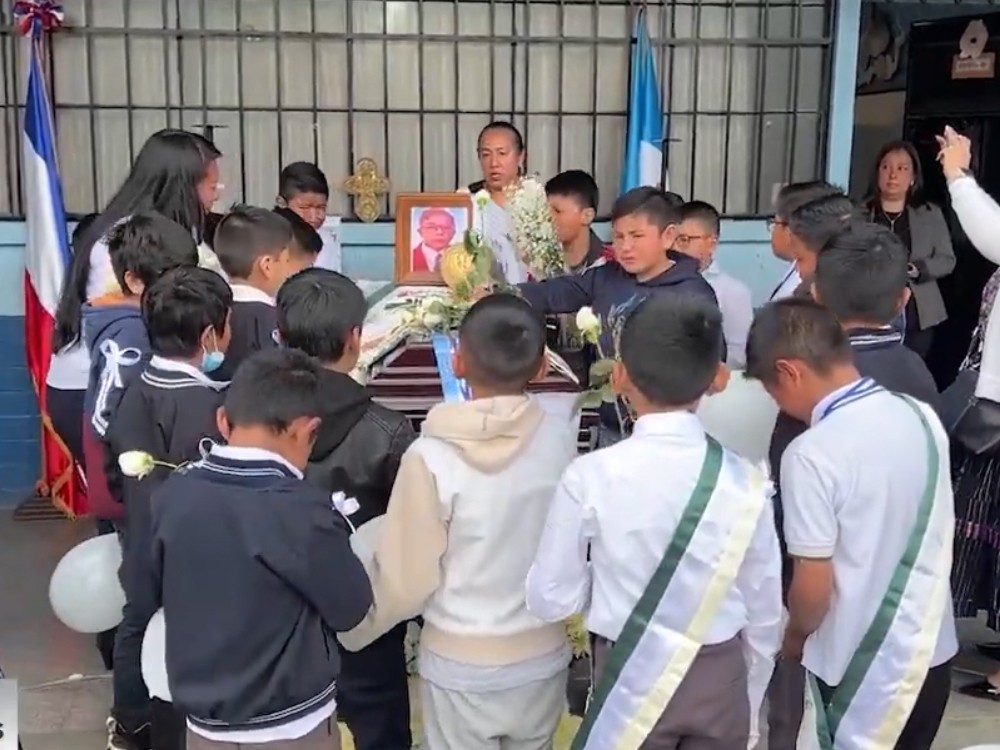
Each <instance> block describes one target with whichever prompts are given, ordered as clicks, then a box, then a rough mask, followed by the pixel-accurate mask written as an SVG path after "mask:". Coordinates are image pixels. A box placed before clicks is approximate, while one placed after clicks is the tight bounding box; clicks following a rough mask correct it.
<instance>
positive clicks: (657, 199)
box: [518, 187, 725, 446]
mask: <svg viewBox="0 0 1000 750" xmlns="http://www.w3.org/2000/svg"><path fill="white" fill-rule="evenodd" d="M674 203H675V202H674V201H673V200H672V199H671V197H670V196H668V194H666V193H664V192H663V191H662V190H658V189H657V188H652V187H639V188H635V189H633V190H629V191H628V192H627V193H625V194H624V195H622V196H621V197H619V198H618V200H616V201H615V204H614V206H613V207H612V209H611V237H612V244H613V246H614V253H615V261H614V262H612V263H605V264H604V265H601V266H598V267H596V268H591V269H590V270H589V271H587V272H586V273H584V274H581V275H579V276H577V275H572V274H571V275H566V276H556V277H555V278H551V279H545V280H544V281H529V282H526V283H523V284H518V290H519V291H520V293H521V296H522V297H524V299H526V300H527V301H528V302H529V303H531V304H532V305H533V306H534V307H536V308H538V309H539V310H541V311H542V312H544V313H546V314H552V313H571V312H576V311H577V310H579V309H580V308H581V307H586V306H590V307H592V308H593V310H594V313H595V314H596V315H598V316H599V317H600V318H601V321H602V328H603V330H602V331H601V349H602V350H603V351H604V353H605V354H606V355H607V356H613V355H614V341H613V336H612V330H611V329H612V325H611V324H609V321H610V320H613V319H615V318H616V317H619V316H620V314H621V312H622V311H623V310H626V309H628V308H629V307H630V306H632V305H634V304H635V303H636V302H638V301H639V300H640V299H642V298H644V297H646V296H648V295H650V294H676V293H683V294H696V295H700V296H702V297H704V298H706V299H709V300H711V301H712V303H713V304H716V305H717V304H718V302H717V300H716V298H715V292H713V291H712V287H711V285H710V284H709V283H708V282H707V281H705V279H704V278H703V277H702V275H701V273H700V272H699V269H698V261H696V260H695V259H694V258H691V257H689V256H687V255H684V254H682V253H678V252H675V251H674V250H673V249H672V248H673V246H674V243H675V242H676V241H677V227H678V225H679V224H680V221H681V213H680V207H679V206H675V205H674ZM722 356H723V359H725V353H723V354H722ZM600 435H601V437H600V438H599V445H602V446H603V445H608V444H610V443H613V442H617V440H619V439H620V438H621V427H620V425H619V421H618V417H617V413H616V409H615V407H614V405H612V404H603V405H602V407H601V432H600Z"/></svg>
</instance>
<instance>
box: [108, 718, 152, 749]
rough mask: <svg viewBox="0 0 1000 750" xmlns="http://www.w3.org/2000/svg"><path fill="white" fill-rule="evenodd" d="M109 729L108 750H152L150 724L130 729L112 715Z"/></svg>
mask: <svg viewBox="0 0 1000 750" xmlns="http://www.w3.org/2000/svg"><path fill="white" fill-rule="evenodd" d="M106 726H107V728H108V745H107V750H150V747H151V742H152V738H151V736H150V726H149V722H148V721H147V722H145V723H144V724H141V725H139V726H132V727H129V726H127V725H126V724H125V723H123V722H121V721H119V720H118V719H116V718H115V717H114V715H111V716H109V717H108V721H107V723H106Z"/></svg>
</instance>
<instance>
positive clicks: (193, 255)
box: [82, 212, 198, 520]
mask: <svg viewBox="0 0 1000 750" xmlns="http://www.w3.org/2000/svg"><path fill="white" fill-rule="evenodd" d="M108 254H109V255H110V257H111V268H112V269H113V270H114V272H115V279H116V280H117V281H118V286H119V287H120V291H115V292H113V293H111V294H107V295H105V296H103V297H99V298H97V299H93V300H90V301H89V302H88V303H87V304H85V305H84V306H83V311H82V317H83V338H84V341H85V342H86V344H87V348H88V349H89V350H90V362H91V364H90V382H89V383H88V385H87V393H86V396H85V397H84V405H83V412H84V432H83V450H84V465H85V469H86V474H87V496H88V498H89V502H90V511H91V512H92V513H93V514H94V515H95V516H97V517H98V518H107V519H111V520H118V519H120V518H121V517H122V515H123V511H122V506H121V497H113V496H112V495H111V493H110V491H109V489H108V484H107V480H106V478H105V476H104V464H105V453H106V450H107V445H106V442H105V436H106V434H107V431H108V425H109V424H110V423H111V420H112V419H113V417H114V413H115V410H116V409H117V407H118V402H119V401H120V400H121V397H122V393H123V392H124V391H125V388H126V387H127V386H128V384H129V383H131V382H132V380H134V379H135V378H136V377H138V375H139V373H140V372H142V366H141V364H140V363H141V362H142V361H143V357H144V356H145V355H146V353H147V351H148V350H149V338H148V337H147V335H146V327H145V326H144V325H143V322H142V315H141V312H140V310H139V300H140V298H141V296H142V292H143V290H144V289H145V288H146V287H148V286H150V285H151V284H152V283H153V282H154V281H156V280H157V279H158V278H160V277H161V276H163V274H165V273H166V272H167V271H170V270H172V269H174V268H179V267H180V266H197V265H198V246H197V245H196V244H195V241H194V237H193V236H192V235H191V233H190V232H189V231H188V230H186V229H184V227H182V226H181V225H180V224H177V223H175V222H173V221H171V220H170V219H168V218H166V217H165V216H162V215H160V214H158V213H155V212H143V213H139V214H136V215H134V216H132V217H131V218H129V219H127V220H126V221H123V222H121V223H120V224H118V225H117V226H116V227H115V228H114V229H112V230H111V233H110V235H109V237H108Z"/></svg>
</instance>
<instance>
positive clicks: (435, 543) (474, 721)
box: [338, 295, 576, 750]
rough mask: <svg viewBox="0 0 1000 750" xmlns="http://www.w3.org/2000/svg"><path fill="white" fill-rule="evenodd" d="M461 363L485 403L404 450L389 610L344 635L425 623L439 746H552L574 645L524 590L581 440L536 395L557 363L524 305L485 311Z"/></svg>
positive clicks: (498, 298) (463, 339)
mask: <svg viewBox="0 0 1000 750" xmlns="http://www.w3.org/2000/svg"><path fill="white" fill-rule="evenodd" d="M453 367H454V370H455V374H456V376H458V377H459V378H463V379H464V380H465V381H466V383H467V384H468V385H469V387H470V389H471V393H472V400H470V401H467V402H462V403H444V404H439V405H438V406H435V407H434V408H433V409H431V411H430V412H429V413H428V415H427V419H426V421H425V422H424V424H423V429H422V433H421V436H420V437H419V438H418V439H417V441H416V442H414V443H413V444H412V445H411V446H410V448H409V449H408V450H407V451H406V453H405V454H404V455H403V458H402V461H401V463H400V467H399V473H398V475H397V477H396V483H395V485H394V487H393V491H392V496H391V498H390V500H389V508H388V511H387V513H386V515H385V518H384V520H383V521H382V528H381V530H380V536H379V539H378V542H377V545H376V549H375V551H374V559H373V561H372V563H371V565H370V570H369V575H370V576H371V579H372V588H373V590H374V592H375V604H374V606H373V607H372V609H371V611H370V612H369V614H368V617H367V618H366V620H365V621H364V622H363V623H362V624H361V625H359V626H358V627H357V628H355V630H353V631H351V632H350V633H347V634H341V635H340V636H338V637H339V638H340V639H341V642H342V643H343V645H344V646H345V647H346V648H348V649H350V650H355V649H358V648H361V647H363V646H364V645H365V644H367V643H369V642H371V640H373V639H374V638H376V637H378V635H380V634H381V633H384V632H386V631H387V630H388V629H389V628H391V627H392V626H393V625H395V624H396V623H398V622H401V621H403V620H407V619H409V618H412V617H415V616H417V615H421V614H422V615H423V618H424V629H423V634H422V637H421V643H420V654H419V669H420V676H421V678H422V694H421V704H422V710H423V727H424V735H425V746H427V747H429V748H430V750H494V749H496V750H498V749H499V748H501V747H503V748H504V750H542V749H543V748H550V747H551V744H552V737H553V735H554V733H555V730H556V726H557V725H558V723H559V718H560V716H561V715H562V713H563V710H564V707H565V690H566V670H567V666H568V664H569V660H570V649H569V646H568V644H567V641H566V634H565V630H564V628H563V626H562V625H561V624H558V623H557V624H547V623H544V622H542V621H541V620H540V619H539V618H537V617H536V616H535V615H533V614H531V613H530V612H529V611H528V608H527V605H526V604H525V589H524V583H525V579H526V577H527V574H528V569H529V568H530V566H531V562H532V559H533V557H534V554H535V550H536V547H537V546H538V540H539V537H540V536H541V532H542V527H543V526H544V524H545V518H546V515H547V512H548V509H549V504H550V502H551V499H552V496H553V493H554V490H555V487H556V485H557V483H558V481H559V477H560V475H561V474H562V471H563V469H565V468H566V466H567V465H569V462H570V461H571V460H572V459H573V458H574V457H575V455H576V435H575V434H574V432H573V430H572V427H571V425H570V423H569V422H568V421H567V420H565V419H560V418H558V417H556V416H553V415H550V414H548V413H546V411H544V410H543V409H542V408H541V407H540V406H539V404H538V403H537V402H536V401H535V400H534V399H532V398H530V397H529V396H528V395H526V394H525V392H524V390H525V387H526V386H527V385H528V383H529V382H530V381H531V380H532V379H534V378H535V377H536V376H539V375H541V374H543V373H544V371H545V367H546V360H545V325H544V321H543V319H542V317H541V316H540V315H539V314H538V313H537V312H536V311H535V310H533V309H532V308H531V307H530V306H529V305H528V304H527V303H526V302H524V301H523V300H521V299H519V298H517V297H514V296H511V295H494V296H491V297H487V298H485V299H483V300H481V301H480V302H478V303H476V304H475V305H474V306H473V308H472V309H471V310H470V311H469V313H468V315H467V316H466V318H465V320H464V321H463V322H462V326H461V328H460V330H459V341H458V347H457V351H456V353H455V357H454V362H453Z"/></svg>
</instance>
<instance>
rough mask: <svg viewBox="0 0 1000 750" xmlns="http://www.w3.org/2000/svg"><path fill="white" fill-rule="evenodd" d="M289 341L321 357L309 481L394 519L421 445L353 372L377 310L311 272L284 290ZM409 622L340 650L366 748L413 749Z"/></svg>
mask: <svg viewBox="0 0 1000 750" xmlns="http://www.w3.org/2000/svg"><path fill="white" fill-rule="evenodd" d="M277 302H278V304H277V310H278V332H279V333H280V335H281V340H282V343H283V344H284V345H285V346H287V347H289V348H292V349H299V350H301V351H304V352H305V353H306V354H308V355H309V356H311V357H313V358H315V359H316V360H317V361H318V362H319V363H320V365H321V366H322V370H321V371H320V374H319V400H320V416H321V417H322V420H323V421H322V423H321V424H320V429H319V433H318V435H317V437H316V445H315V446H313V449H312V455H311V456H310V459H309V466H308V467H307V468H306V478H307V479H309V480H310V481H311V482H313V483H315V484H318V485H319V486H321V487H323V488H324V489H326V490H327V491H329V492H343V493H344V494H345V495H346V496H347V497H350V498H354V499H355V500H356V501H357V503H358V507H357V509H356V510H354V512H353V513H351V514H350V519H351V522H352V523H353V524H354V525H355V526H360V525H362V524H364V523H366V522H367V521H369V520H371V519H372V518H375V517H376V516H381V515H384V514H385V511H386V507H387V506H388V504H389V495H390V493H391V492H392V485H393V482H394V481H395V479H396V472H397V470H398V469H399V461H400V458H401V456H402V455H403V452H404V451H405V450H406V449H407V447H408V446H409V445H410V443H412V442H413V440H414V439H415V438H416V435H415V433H414V431H413V427H412V426H411V425H410V422H409V420H408V419H407V418H406V415H404V414H401V413H400V412H396V411H393V410H391V409H387V408H385V407H384V406H379V405H378V404H375V403H373V402H372V400H371V396H370V395H369V394H368V392H367V391H366V390H365V388H364V387H362V386H361V385H359V384H358V383H357V382H355V381H354V379H353V378H351V376H350V375H349V374H348V373H350V372H351V370H353V369H354V366H355V365H356V364H357V361H358V353H359V348H360V340H361V326H362V324H363V323H364V319H365V313H366V312H367V303H366V301H365V298H364V295H363V294H362V293H361V290H360V289H358V287H357V285H356V284H355V283H354V282H353V281H351V280H350V279H348V278H347V277H346V276H342V275H341V274H339V273H337V272H335V271H327V270H325V269H321V268H310V269H308V270H305V271H302V272H301V273H298V274H296V275H295V276H293V277H292V278H290V279H289V280H288V281H286V282H285V284H284V285H283V286H282V287H281V289H280V290H279V291H278V300H277ZM405 637H406V624H405V623H404V624H401V625H399V626H397V627H395V628H393V629H392V630H391V631H389V632H388V633H387V634H386V635H384V636H382V637H381V638H379V639H378V640H377V641H375V642H374V643H372V644H371V645H370V646H368V647H367V648H365V649H363V650H361V651H359V652H357V653H354V652H350V651H347V650H345V649H343V648H341V649H340V659H341V665H342V669H341V674H340V686H339V691H338V701H339V704H340V717H341V719H342V720H343V721H345V722H346V724H347V726H348V728H349V729H350V730H351V734H352V735H353V736H354V744H355V747H356V748H357V749H358V750H409V748H410V745H411V736H410V702H409V693H408V690H407V682H406V656H405V652H404V645H403V644H404V640H405Z"/></svg>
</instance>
